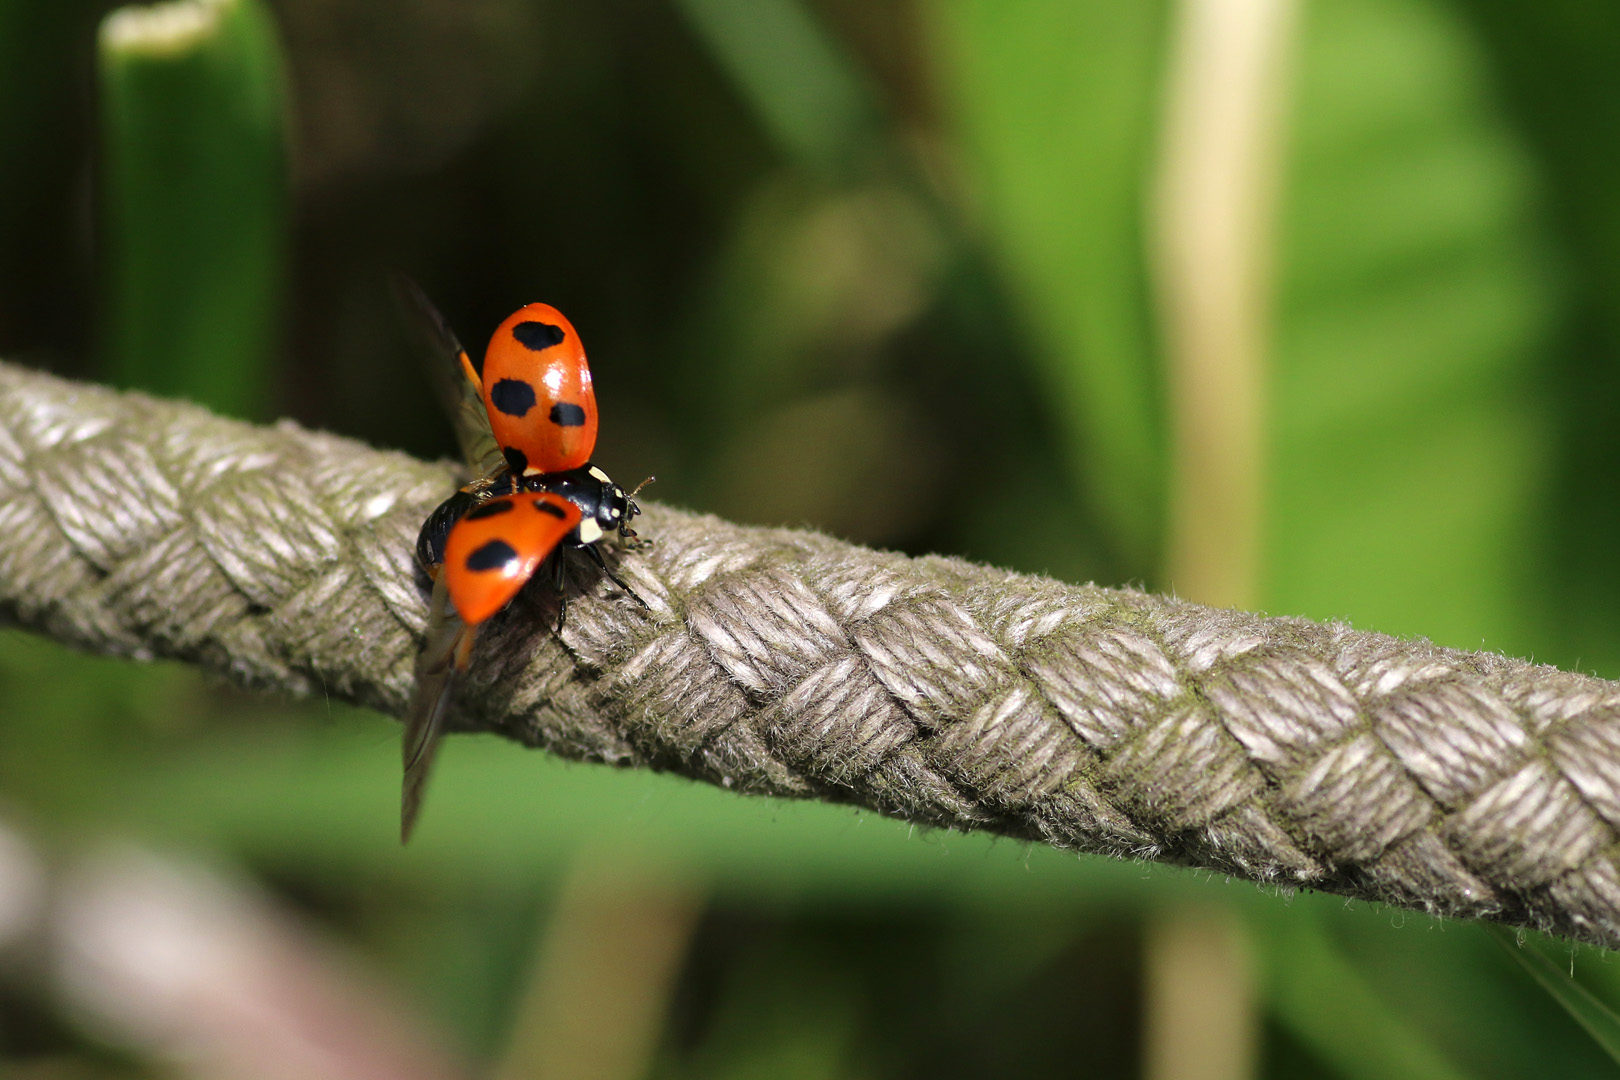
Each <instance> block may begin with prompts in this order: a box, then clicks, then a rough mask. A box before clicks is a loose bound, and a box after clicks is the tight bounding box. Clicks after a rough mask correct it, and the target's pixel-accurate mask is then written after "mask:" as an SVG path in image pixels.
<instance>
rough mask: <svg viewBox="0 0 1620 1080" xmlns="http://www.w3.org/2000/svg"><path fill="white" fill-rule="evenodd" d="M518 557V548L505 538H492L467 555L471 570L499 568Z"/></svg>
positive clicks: (468, 567) (468, 565)
mask: <svg viewBox="0 0 1620 1080" xmlns="http://www.w3.org/2000/svg"><path fill="white" fill-rule="evenodd" d="M516 558H517V550H516V549H515V548H513V547H512V545H511V544H508V543H507V542H506V541H505V540H491V541H490V542H489V543H487V544H485V545H484V546H483V547H481V548H479V549H478V550H477V551H474V552H473V553H472V554H471V555H469V556H467V569H469V570H499V569H500V568H501V567H503V566H505V565H506V564H507V563H509V562H511V561H512V560H513V559H516Z"/></svg>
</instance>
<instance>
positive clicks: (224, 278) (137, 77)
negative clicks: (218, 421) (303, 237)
mask: <svg viewBox="0 0 1620 1080" xmlns="http://www.w3.org/2000/svg"><path fill="white" fill-rule="evenodd" d="M98 59H99V65H98V68H99V70H98V75H99V85H100V104H101V120H102V124H101V134H102V147H103V149H102V157H101V168H100V171H99V184H100V187H101V189H102V199H103V213H102V219H101V224H102V229H101V233H100V237H101V243H102V245H103V249H104V251H105V260H104V265H103V271H104V273H105V274H106V275H107V285H106V306H105V310H106V318H107V325H106V327H105V334H106V338H107V350H108V355H109V358H110V360H111V367H112V371H113V373H114V375H115V377H116V378H117V379H118V380H119V381H120V382H122V383H123V384H124V385H128V386H138V387H142V388H145V389H148V390H153V391H157V392H160V393H166V394H177V395H184V396H186V397H190V398H192V399H193V400H196V401H199V402H201V403H202V404H205V405H208V406H211V407H212V408H214V409H217V410H219V411H222V412H227V413H234V414H236V415H239V416H241V415H252V414H255V413H258V412H259V411H260V410H261V409H262V407H263V405H265V404H267V402H266V401H265V390H266V387H267V386H268V384H269V381H270V380H269V378H268V371H267V369H268V366H269V362H270V358H271V356H272V355H273V352H274V346H275V342H276V334H275V330H276V321H277V316H278V314H279V312H278V301H279V300H280V297H281V276H282V273H283V253H284V251H285V248H286V244H287V211H286V168H285V164H284V157H285V155H284V148H283V140H284V138H285V132H284V129H283V116H284V112H285V110H284V106H283V93H282V71H281V56H280V50H279V48H278V45H277V42H276V36H275V29H274V27H273V25H272V24H271V21H270V17H269V14H268V13H267V12H266V11H265V9H264V8H263V7H261V6H260V4H259V0H212V2H192V3H186V4H173V5H167V6H160V7H155V8H140V7H130V8H124V9H122V10H120V11H119V12H117V13H116V14H114V15H112V16H110V17H109V18H108V19H107V20H106V21H104V22H103V23H102V26H101V34H100V55H99V58H98Z"/></svg>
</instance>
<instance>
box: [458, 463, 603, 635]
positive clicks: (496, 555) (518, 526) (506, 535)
mask: <svg viewBox="0 0 1620 1080" xmlns="http://www.w3.org/2000/svg"><path fill="white" fill-rule="evenodd" d="M579 521H580V512H579V507H577V506H575V505H574V504H573V503H572V502H570V501H569V500H567V499H565V498H563V497H562V496H561V495H557V494H554V493H552V492H549V491H546V492H540V493H538V494H533V493H524V494H522V495H502V496H500V497H498V498H494V499H489V500H487V501H485V502H481V503H479V504H478V505H477V506H475V507H473V508H472V509H471V510H468V511H467V512H466V513H465V514H463V515H461V520H460V521H457V522H456V524H455V527H454V528H453V529H451V530H450V536H449V538H448V539H447V540H446V541H445V544H444V566H443V568H442V569H441V570H440V571H439V576H440V577H441V578H443V579H445V580H446V581H447V583H448V586H449V590H450V601H451V603H452V604H453V605H454V606H455V609H456V613H457V614H459V615H460V616H461V619H462V621H463V622H465V623H466V624H467V625H468V626H477V625H478V624H479V623H481V622H483V621H484V620H485V619H487V618H489V617H490V616H491V615H493V614H495V613H496V612H497V611H499V610H501V608H503V607H505V606H506V604H507V602H508V601H510V600H511V599H512V597H514V596H516V595H517V594H518V590H520V589H522V588H523V586H524V585H525V584H526V583H527V582H528V580H529V579H530V578H531V577H533V576H534V572H535V570H536V569H538V568H539V566H540V564H541V563H542V562H544V561H545V558H546V556H547V555H550V554H551V553H552V552H553V551H555V550H556V548H557V545H558V544H560V543H562V541H563V538H564V537H565V536H567V535H568V534H569V533H570V532H572V531H573V530H574V527H575V526H576V525H578V524H579Z"/></svg>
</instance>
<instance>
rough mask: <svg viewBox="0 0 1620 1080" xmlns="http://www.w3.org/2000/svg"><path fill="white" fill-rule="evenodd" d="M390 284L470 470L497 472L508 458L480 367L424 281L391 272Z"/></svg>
mask: <svg viewBox="0 0 1620 1080" xmlns="http://www.w3.org/2000/svg"><path fill="white" fill-rule="evenodd" d="M390 284H391V286H392V289H393V293H394V302H395V304H396V305H397V306H398V307H399V310H400V313H401V315H402V316H403V317H404V319H405V321H406V322H407V323H409V324H410V327H411V330H412V335H411V336H412V339H413V342H415V343H416V345H417V351H418V353H419V355H421V357H422V359H423V361H424V366H425V367H426V368H427V370H428V377H429V379H430V381H431V382H432V383H433V390H434V392H435V393H436V394H437V395H438V396H439V401H440V403H441V404H442V405H443V406H444V410H445V414H446V415H447V416H449V418H450V424H451V426H452V427H454V428H455V431H456V442H457V443H458V444H459V445H460V447H461V456H462V458H463V460H465V461H466V462H467V468H468V469H469V470H470V471H471V472H472V475H473V477H474V478H475V479H476V478H479V477H485V476H493V475H494V474H495V473H496V472H497V471H498V470H499V469H500V468H501V466H502V465H504V464H505V459H504V458H503V457H502V456H501V448H500V446H498V445H497V444H496V442H495V436H494V434H493V433H492V432H491V431H490V428H489V414H488V412H487V411H486V410H485V409H484V398H483V385H482V383H481V382H480V381H479V377H478V370H477V369H476V368H475V367H474V366H473V363H472V360H471V358H470V357H468V355H467V350H466V349H465V348H463V347H462V345H461V342H460V341H459V340H458V339H457V338H456V335H455V331H453V330H451V329H450V324H449V323H448V322H446V321H445V318H444V316H443V315H441V314H439V309H438V308H436V307H434V306H433V301H431V300H429V299H428V298H427V294H426V293H424V292H423V291H422V287H421V286H420V285H418V284H417V283H416V282H414V281H412V280H411V279H410V278H409V277H406V276H405V275H404V274H400V273H395V274H394V275H393V276H392V278H391V280H390Z"/></svg>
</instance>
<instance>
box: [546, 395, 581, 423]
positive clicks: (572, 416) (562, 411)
mask: <svg viewBox="0 0 1620 1080" xmlns="http://www.w3.org/2000/svg"><path fill="white" fill-rule="evenodd" d="M551 422H552V423H553V424H556V425H557V426H558V427H584V426H585V410H584V409H582V408H580V407H579V406H578V405H575V404H572V403H571V402H567V401H559V402H557V404H555V405H553V406H552V407H551Z"/></svg>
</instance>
